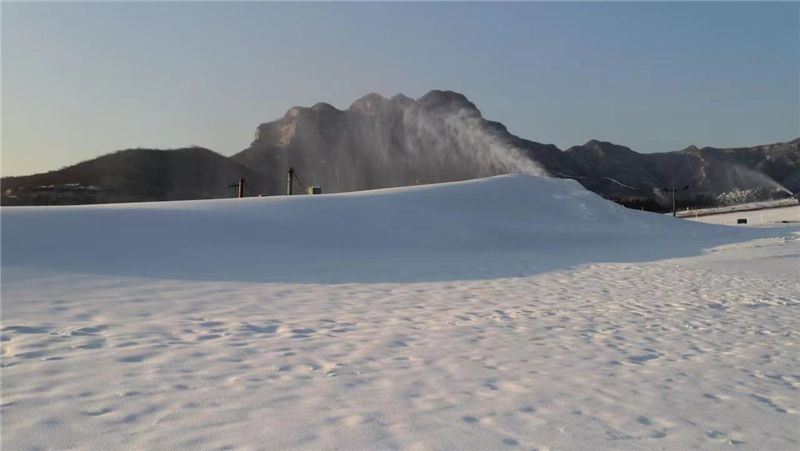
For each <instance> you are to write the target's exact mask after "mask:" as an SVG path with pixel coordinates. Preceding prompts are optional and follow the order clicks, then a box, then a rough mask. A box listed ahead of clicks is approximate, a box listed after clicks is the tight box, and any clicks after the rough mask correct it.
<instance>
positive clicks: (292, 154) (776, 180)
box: [2, 91, 800, 209]
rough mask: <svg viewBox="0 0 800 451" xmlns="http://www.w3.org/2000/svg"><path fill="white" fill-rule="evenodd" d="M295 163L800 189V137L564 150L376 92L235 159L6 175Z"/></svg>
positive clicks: (162, 157) (274, 171)
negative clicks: (657, 149) (643, 150)
mask: <svg viewBox="0 0 800 451" xmlns="http://www.w3.org/2000/svg"><path fill="white" fill-rule="evenodd" d="M289 167H294V168H295V170H296V174H297V176H298V182H299V183H298V185H299V186H297V187H296V188H297V190H296V191H297V192H299V191H301V189H302V188H303V187H304V186H310V185H318V186H321V187H322V189H323V192H325V193H331V192H342V191H354V190H364V189H373V188H384V187H394V186H405V185H414V184H423V183H435V182H446V181H456V180H464V179H471V178H477V177H485V176H491V175H497V174H505V173H512V172H520V173H527V174H534V175H549V176H553V177H561V178H572V179H575V180H578V181H579V182H580V183H582V184H583V185H584V186H585V187H586V188H588V189H589V190H591V191H594V192H596V193H598V194H600V195H602V196H605V197H609V198H615V199H617V200H621V201H623V203H625V202H628V201H633V202H634V203H633V204H631V203H630V202H628V204H629V205H636V206H644V207H646V208H651V209H658V208H659V206H658V205H659V203H661V204H662V205H663V204H665V203H666V198H665V196H664V194H663V193H662V192H661V191H660V190H659V188H662V187H671V186H673V185H675V186H679V187H682V186H685V185H689V186H690V189H689V191H687V192H686V193H683V194H681V195H680V196H679V197H680V200H679V202H680V203H683V204H686V205H695V206H711V205H716V204H719V203H722V202H729V201H739V200H760V199H762V198H765V197H770V196H776V195H784V196H785V195H788V194H787V191H790V192H798V191H800V138H799V139H796V140H794V141H791V142H787V143H778V144H769V145H762V146H755V147H743V148H734V149H716V148H711V147H704V148H700V149H698V148H697V147H694V146H691V147H689V148H686V149H684V150H681V151H675V152H667V153H656V154H640V153H637V152H635V151H634V150H632V149H629V148H627V147H624V146H620V145H617V144H613V143H609V142H603V141H596V140H592V141H589V142H587V143H586V144H584V145H581V146H574V147H571V148H570V149H568V150H566V151H562V150H560V149H558V148H557V147H556V146H554V145H552V144H541V143H537V142H534V141H529V140H526V139H523V138H520V137H517V136H514V135H512V134H511V133H509V132H508V130H507V129H506V127H505V126H503V124H501V123H499V122H493V121H489V120H486V119H485V118H483V116H482V115H481V112H480V111H479V110H478V108H477V107H476V106H475V104H473V103H472V102H470V101H469V100H468V99H467V98H466V97H465V96H464V95H462V94H459V93H456V92H452V91H431V92H429V93H427V94H425V95H424V96H422V97H420V98H419V99H416V100H415V99H411V98H408V97H406V96H403V95H402V94H398V95H396V96H394V97H392V98H389V99H387V98H384V97H382V96H380V95H378V94H369V95H366V96H364V97H362V98H360V99H358V100H356V101H355V102H353V103H352V104H351V105H350V107H349V108H347V109H346V110H339V109H337V108H334V107H333V106H331V105H329V104H326V103H318V104H316V105H314V106H312V107H308V108H306V107H294V108H291V109H290V110H289V111H288V112H287V113H286V115H285V116H284V117H283V118H281V119H278V120H276V121H273V122H268V123H264V124H261V125H259V126H258V128H257V129H256V132H255V136H254V140H253V142H252V143H251V145H250V146H249V147H248V148H247V149H244V150H243V151H241V152H239V153H237V154H236V155H233V156H232V157H230V158H226V157H223V156H221V155H219V154H216V153H214V152H211V151H209V150H207V149H200V148H190V149H178V150H173V151H159V150H152V149H149V150H148V149H135V150H128V151H122V152H117V153H113V154H109V155H105V156H103V157H100V158H97V159H95V160H91V161H88V162H84V163H81V164H78V165H75V166H71V167H69V168H65V169H62V170H60V171H53V172H49V173H46V174H37V175H34V176H28V177H10V178H5V179H3V181H2V185H3V193H4V197H3V203H4V204H10V203H17V204H20V203H21V204H26V203H37V202H39V201H35V202H34V201H31V200H30V199H31V196H30V193H32V192H35V191H36V189H37V188H41V187H42V186H45V187H47V186H50V185H59V186H65V185H70V186H73V187H74V186H75V185H77V186H79V187H86V186H92V187H94V188H98V189H100V190H102V191H103V193H105V194H103V195H102V196H100V195H98V193H97V192H92V190H88V191H87V190H84V191H81V192H82V193H83V194H81V195H80V196H72V197H76V199H72V200H71V201H69V202H68V203H91V202H109V201H137V200H167V199H199V198H207V197H226V196H229V195H230V194H231V192H232V191H231V190H230V188H228V184H229V183H233V182H235V181H236V180H237V179H238V178H239V177H245V178H247V180H248V181H249V184H250V186H251V188H252V189H251V192H252V193H264V194H283V193H284V192H285V183H286V182H285V178H286V171H287V169H288V168H289ZM784 187H785V189H784ZM70 189H72V188H70ZM45 191H46V190H45ZM79 191H80V190H79ZM26 193H27V194H26ZM84 194H85V195H84ZM89 194H91V195H89ZM20 196H22V197H20ZM34 197H35V196H34ZM45 197H46V196H45ZM56 203H59V202H56Z"/></svg>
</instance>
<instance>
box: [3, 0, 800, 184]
mask: <svg viewBox="0 0 800 451" xmlns="http://www.w3.org/2000/svg"><path fill="white" fill-rule="evenodd" d="M430 89H451V90H455V91H459V92H462V93H464V94H465V95H467V97H469V98H470V99H471V100H472V101H473V102H474V103H476V104H477V105H478V107H479V108H480V109H481V111H482V112H483V114H484V116H485V117H487V118H489V119H493V120H497V121H501V122H503V123H504V124H506V125H507V126H508V128H509V129H510V130H511V131H512V132H513V133H515V134H517V135H520V136H522V137H525V138H528V139H531V140H534V141H539V142H545V143H554V144H556V145H558V146H559V147H561V148H567V147H569V146H571V145H575V144H581V143H583V142H585V141H587V140H589V139H591V138H596V139H602V140H609V141H613V142H616V143H620V144H624V145H627V146H629V147H631V148H633V149H635V150H638V151H641V152H656V151H669V150H677V149H681V148H683V147H685V146H687V145H689V144H696V145H713V146H720V147H721V146H736V145H752V144H763V143H769V142H775V141H785V140H789V139H793V138H796V137H798V136H800V3H796V2H795V3H780V4H777V3H769V4H766V3H671V4H669V3H657V4H653V3H505V4H496V3H495V4H489V3H477V4H476V3H435V4H431V3H428V4H420V3H414V4H403V3H348V4H320V3H313V4H309V3H302V4H276V3H234V4H232V3H86V4H52V3H49V4H48V3H36V4H22V3H19V4H18V3H6V2H4V3H3V4H2V95H3V97H2V125H3V137H2V144H3V149H2V163H3V165H2V173H3V175H18V174H26V173H32V172H38V171H45V170H50V169H56V168H59V167H62V166H65V165H68V164H72V163H75V162H78V161H81V160H86V159H89V158H92V157H95V156H97V155H100V154H104V153H107V152H110V151H114V150H118V149H124V148H130V147H157V148H172V147H180V146H186V145H192V144H195V145H201V146H204V147H209V148H211V149H213V150H216V151H218V152H220V153H223V154H225V155H231V154H233V153H235V152H237V151H239V150H241V149H243V148H245V147H247V146H248V145H249V143H250V140H251V139H252V136H253V131H254V130H255V127H256V126H257V125H258V124H259V123H262V122H267V121H271V120H274V119H277V118H279V117H281V116H283V114H284V113H285V112H286V110H287V109H289V108H290V107H292V106H294V105H306V106H310V105H312V104H314V103H316V102H319V101H325V102H329V103H331V104H333V105H334V106H336V107H339V108H347V107H348V106H349V105H350V103H351V102H352V101H353V100H355V99H356V98H358V97H361V96H362V95H364V94H366V93H369V92H379V93H381V94H384V95H386V96H391V95H393V94H396V93H398V92H402V93H404V94H406V95H408V96H411V97H419V96H421V95H423V94H424V93H425V92H427V91H428V90H430Z"/></svg>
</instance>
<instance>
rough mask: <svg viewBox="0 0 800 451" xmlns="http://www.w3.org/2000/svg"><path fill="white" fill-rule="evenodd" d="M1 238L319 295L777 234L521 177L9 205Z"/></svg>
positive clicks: (13, 261)
mask: <svg viewBox="0 0 800 451" xmlns="http://www.w3.org/2000/svg"><path fill="white" fill-rule="evenodd" d="M2 230H3V233H4V237H3V240H2V264H3V266H6V267H8V266H14V267H20V268H24V267H28V268H36V269H39V270H41V269H47V270H54V271H68V272H78V273H94V274H114V275H132V276H142V277H156V278H170V279H193V280H239V281H258V282H279V281H280V282H321V283H337V282H379V281H411V280H415V281H424V280H454V279H474V278H494V277H499V276H518V275H529V274H532V273H537V272H542V271H549V270H554V269H559V268H564V267H570V266H575V265H580V264H586V263H594V262H623V261H626V262H630V261H648V260H657V259H663V258H670V257H680V256H688V255H694V254H697V253H700V252H702V250H704V249H707V248H710V247H713V246H717V245H720V244H726V243H731V242H736V241H744V240H751V239H754V238H759V237H765V236H770V235H773V236H774V235H775V234H776V231H774V230H772V231H770V230H745V229H736V228H731V227H721V226H712V225H706V224H699V223H692V222H689V221H684V220H680V219H673V218H671V217H666V216H664V215H659V214H651V213H646V212H639V211H633V210H629V209H625V208H623V207H621V206H618V205H616V204H614V203H612V202H609V201H606V200H604V199H602V198H601V197H599V196H597V195H595V194H593V193H591V192H589V191H587V190H585V189H584V188H583V187H582V186H581V185H580V184H578V183H577V182H575V181H572V180H562V179H554V178H544V177H532V176H525V175H509V176H497V177H490V178H486V179H478V180H470V181H464V182H455V183H444V184H437V185H425V186H417V187H405V188H392V189H384V190H374V191H363V192H356V193H345V194H332V195H322V196H292V197H287V196H279V197H262V198H247V199H219V200H205V201H183V202H158V203H138V204H115V205H92V206H72V207H5V208H3V209H2ZM777 233H779V232H777Z"/></svg>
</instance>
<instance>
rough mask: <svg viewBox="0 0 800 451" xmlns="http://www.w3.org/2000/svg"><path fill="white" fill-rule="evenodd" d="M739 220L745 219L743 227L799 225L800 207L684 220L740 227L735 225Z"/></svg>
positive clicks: (740, 212)
mask: <svg viewBox="0 0 800 451" xmlns="http://www.w3.org/2000/svg"><path fill="white" fill-rule="evenodd" d="M740 218H744V219H747V225H745V227H753V226H756V227H774V226H776V225H777V226H780V225H782V224H794V225H800V205H795V206H791V207H779V208H766V209H763V210H748V211H737V212H731V213H720V214H715V215H708V216H698V217H696V218H693V217H687V218H686V219H690V220H692V221H698V222H705V223H707V224H720V225H733V226H737V225H738V226H740V227H741V225H739V224H737V223H736V221H737V220H738V219H740Z"/></svg>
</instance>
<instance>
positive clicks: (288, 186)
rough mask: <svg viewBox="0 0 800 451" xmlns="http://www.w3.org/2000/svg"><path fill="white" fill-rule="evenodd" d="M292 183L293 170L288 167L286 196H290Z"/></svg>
mask: <svg viewBox="0 0 800 451" xmlns="http://www.w3.org/2000/svg"><path fill="white" fill-rule="evenodd" d="M293 181H294V168H293V167H289V173H288V174H287V175H286V195H287V196H291V195H292V182H293Z"/></svg>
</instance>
